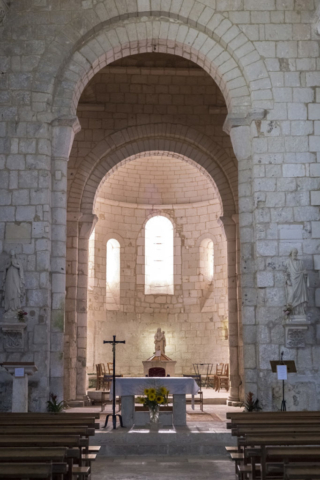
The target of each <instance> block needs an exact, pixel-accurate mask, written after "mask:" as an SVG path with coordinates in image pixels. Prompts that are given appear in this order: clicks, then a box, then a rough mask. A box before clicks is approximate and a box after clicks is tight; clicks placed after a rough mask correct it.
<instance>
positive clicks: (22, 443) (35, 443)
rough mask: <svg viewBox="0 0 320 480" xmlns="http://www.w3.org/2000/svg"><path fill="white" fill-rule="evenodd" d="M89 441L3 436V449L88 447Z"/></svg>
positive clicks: (69, 437) (0, 441) (77, 437)
mask: <svg viewBox="0 0 320 480" xmlns="http://www.w3.org/2000/svg"><path fill="white" fill-rule="evenodd" d="M88 445H89V440H88V439H87V438H80V435H48V436H45V435H44V432H43V434H42V435H3V436H2V435H1V436H0V448H2V447H61V446H62V447H68V448H70V447H79V448H81V447H87V446H88Z"/></svg>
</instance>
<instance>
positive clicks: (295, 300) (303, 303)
mask: <svg viewBox="0 0 320 480" xmlns="http://www.w3.org/2000/svg"><path fill="white" fill-rule="evenodd" d="M285 270H286V295H287V307H289V309H290V310H291V314H292V315H305V314H306V310H307V305H308V291H307V288H308V286H309V279H308V274H307V271H306V270H305V268H304V267H303V262H302V260H298V250H297V249H296V248H293V249H292V250H291V252H290V254H289V259H288V260H287V261H286V263H285Z"/></svg>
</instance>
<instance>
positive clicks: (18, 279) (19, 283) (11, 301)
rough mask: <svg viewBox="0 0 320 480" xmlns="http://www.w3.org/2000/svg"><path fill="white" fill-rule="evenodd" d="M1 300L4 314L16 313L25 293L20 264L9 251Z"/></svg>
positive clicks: (12, 252)
mask: <svg viewBox="0 0 320 480" xmlns="http://www.w3.org/2000/svg"><path fill="white" fill-rule="evenodd" d="M2 290H3V300H4V311H5V312H17V310H19V309H20V308H21V305H22V301H23V296H24V293H25V286H24V274H23V268H22V265H21V263H20V262H19V260H18V259H17V257H16V254H15V251H14V250H11V252H10V259H9V260H8V262H7V264H6V266H5V269H4V273H3V286H2Z"/></svg>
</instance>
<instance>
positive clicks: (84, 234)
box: [79, 213, 98, 239]
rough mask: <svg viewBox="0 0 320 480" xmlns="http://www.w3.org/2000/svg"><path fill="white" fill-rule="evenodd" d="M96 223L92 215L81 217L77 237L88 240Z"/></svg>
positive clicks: (95, 218)
mask: <svg viewBox="0 0 320 480" xmlns="http://www.w3.org/2000/svg"><path fill="white" fill-rule="evenodd" d="M97 221H98V217H97V215H95V214H94V213H91V214H87V215H83V216H82V217H81V218H80V221H79V237H80V238H85V239H89V237H90V235H91V233H92V232H93V230H94V227H95V226H96V223H97Z"/></svg>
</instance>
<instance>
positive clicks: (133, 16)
mask: <svg viewBox="0 0 320 480" xmlns="http://www.w3.org/2000/svg"><path fill="white" fill-rule="evenodd" d="M318 3H319V2H318V0H265V1H263V2H262V1H261V2H257V1H253V0H237V1H228V0H205V1H204V0H200V1H199V0H196V1H194V0H177V1H174V2H165V1H161V2H160V1H159V0H123V1H121V2H115V1H113V0H92V1H91V0H84V1H78V0H60V1H59V2H57V1H56V0H17V1H15V2H11V4H10V5H8V8H5V9H4V14H3V15H1V20H0V21H1V24H2V25H1V37H2V38H1V40H2V41H1V47H0V69H1V79H0V102H1V121H0V168H1V172H0V183H1V200H0V202H1V208H0V237H1V238H0V239H1V245H0V248H1V259H0V272H1V274H2V271H3V266H4V262H5V260H6V258H7V254H8V252H9V250H10V249H11V248H14V249H15V250H16V252H17V255H18V258H19V259H20V260H21V262H22V263H23V265H24V267H25V270H26V272H27V275H28V282H27V292H26V310H27V312H28V324H27V337H26V338H27V344H26V349H25V352H22V353H19V352H17V353H10V352H6V351H5V350H4V346H3V341H2V340H1V342H2V343H1V353H0V360H1V361H5V360H13V359H16V360H30V361H32V360H34V361H35V362H36V363H37V365H38V367H39V369H40V370H39V373H38V374H37V375H35V376H34V377H33V379H34V382H35V385H37V386H35V388H34V390H33V393H32V399H33V400H32V402H33V403H32V404H33V407H32V408H35V409H44V408H45V401H46V399H47V398H48V394H49V391H54V392H56V393H58V394H59V396H60V397H62V396H63V369H64V368H67V370H66V371H67V376H66V377H68V381H67V382H66V383H68V382H69V383H71V384H72V388H73V390H72V391H73V392H75V391H76V388H75V386H76V384H79V390H78V396H81V395H82V394H83V392H84V390H85V385H84V382H83V380H82V377H81V369H82V370H85V363H86V360H85V357H86V349H85V342H84V341H83V337H82V340H81V341H79V342H78V340H77V338H78V333H80V332H85V331H86V329H87V323H86V294H85V293H84V292H85V291H86V282H85V280H86V268H87V267H86V263H85V262H84V263H81V262H82V259H83V258H86V255H87V241H88V238H87V237H88V235H89V234H90V231H91V229H92V225H93V224H94V221H95V217H93V208H92V205H93V203H92V199H93V198H94V195H95V191H96V190H97V185H99V183H100V181H101V180H102V179H103V178H104V176H105V175H106V173H107V172H108V170H110V169H112V168H113V167H114V166H115V165H117V163H119V162H120V161H123V160H124V159H125V158H127V157H129V156H130V155H135V154H139V153H141V152H142V151H145V150H144V149H145V148H149V146H150V145H153V148H152V150H159V148H158V147H157V146H155V145H157V144H159V145H160V144H161V145H163V150H165V151H170V152H172V153H179V154H182V155H186V153H185V152H188V155H189V156H190V157H191V159H192V160H194V161H195V162H196V163H198V164H199V165H201V166H202V167H203V168H204V169H206V170H207V172H208V173H209V174H210V175H211V176H212V177H213V179H214V181H215V183H216V185H217V188H218V190H219V194H220V196H221V199H222V204H223V216H224V217H226V218H224V220H223V221H224V222H225V225H226V224H227V225H231V223H228V222H229V220H230V219H231V218H232V217H233V216H234V215H235V214H236V215H237V214H239V217H238V218H239V231H240V237H239V240H240V244H241V253H240V258H239V260H241V262H240V263H241V266H240V270H239V271H238V272H236V269H237V264H236V261H234V262H233V264H232V263H230V264H228V269H229V270H230V272H231V271H232V269H233V270H234V272H233V274H234V275H235V273H237V274H238V275H237V277H236V276H234V277H233V278H238V282H237V283H236V280H234V284H233V289H234V291H238V293H239V297H241V298H242V304H243V308H242V318H241V319H240V317H239V316H238V318H237V321H234V322H233V328H232V329H230V337H231V334H232V335H233V338H232V342H231V343H232V344H233V345H235V346H234V347H232V348H235V349H237V348H238V340H239V335H238V327H239V328H240V332H241V331H242V330H243V344H242V343H241V335H240V356H239V360H240V364H241V365H242V362H243V367H244V370H245V372H244V374H243V375H242V378H241V379H242V384H243V386H245V388H246V389H247V390H251V391H253V392H254V393H257V394H258V395H259V397H260V398H261V400H262V401H263V403H264V405H265V407H266V408H271V407H272V405H273V400H272V391H274V392H276V383H277V382H276V381H275V379H274V375H273V374H271V373H270V368H269V359H270V358H278V357H279V354H280V351H284V352H285V356H286V357H287V358H293V359H295V360H296V362H297V367H298V374H297V375H292V376H291V377H290V380H289V381H290V383H292V384H293V387H292V392H294V395H296V394H297V397H298V399H297V401H296V403H295V405H296V407H297V408H304V406H303V400H302V395H301V394H300V393H299V391H300V390H299V389H302V388H303V384H304V383H307V384H308V385H307V389H308V391H310V392H319V388H320V382H319V378H318V376H319V375H318V370H319V369H318V366H319V343H320V339H319V328H318V318H319V313H318V312H319V309H318V307H319V278H318V271H319V236H320V235H319V222H320V214H319V206H320V201H319V186H320V185H319V168H318V165H319V153H318V152H319V139H320V133H319V88H320V75H319V59H318V57H319V26H318V22H319V4H318ZM141 53H148V54H151V53H153V54H154V55H157V54H159V53H166V54H170V55H176V56H178V57H180V58H182V57H183V58H184V59H185V60H186V61H189V60H191V61H192V62H194V63H195V64H197V65H198V67H201V68H203V69H204V70H205V71H206V73H207V74H208V75H210V76H211V78H212V79H213V80H214V81H215V82H216V84H217V85H218V87H219V89H220V90H221V92H222V94H223V96H224V99H225V103H226V105H227V108H228V117H227V121H226V123H225V129H226V131H227V132H228V133H229V134H230V139H231V142H232V146H233V150H234V154H235V156H236V158H237V161H238V166H239V188H238V190H237V187H235V188H234V186H235V185H237V174H236V169H235V168H233V167H232V165H234V162H233V158H234V157H233V156H232V154H231V153H230V151H231V150H230V142H229V140H228V137H227V136H226V135H224V134H222V133H221V128H219V127H218V125H217V126H216V127H215V126H213V123H210V120H209V116H210V115H209V116H208V112H207V113H206V112H204V111H202V113H200V112H199V114H196V115H194V117H193V118H192V119H190V118H187V117H188V115H189V114H183V115H178V114H177V113H175V112H176V108H177V109H179V108H180V107H182V106H183V105H180V104H179V103H178V104H176V105H173V106H174V107H175V108H174V109H173V110H174V111H171V112H169V107H170V106H171V105H170V104H165V105H167V106H166V109H168V111H167V110H166V112H165V114H162V113H160V115H164V116H163V117H162V119H161V120H159V116H158V115H157V116H156V118H157V120H156V122H157V123H152V122H155V120H153V117H152V115H154V112H153V113H152V115H151V114H150V113H148V112H147V111H146V112H144V113H143V114H142V115H146V116H145V117H144V116H142V117H139V120H137V117H135V118H134V121H135V122H136V121H137V122H139V123H135V125H134V126H132V127H129V126H128V128H126V129H124V127H122V125H123V124H122V118H123V117H122V115H127V113H126V112H121V111H120V110H118V111H115V112H112V116H113V117H114V123H112V125H111V126H110V125H105V126H103V128H102V127H101V128H100V124H102V117H99V118H98V116H99V115H100V114H99V115H98V114H97V116H96V117H95V118H98V129H97V130H98V131H99V133H98V136H99V139H98V138H94V139H93V137H91V136H89V137H88V144H87V143H86V142H87V139H86V138H85V137H84V138H83V137H80V138H81V145H80V142H79V145H78V147H79V148H77V151H75V150H74V151H73V153H72V161H71V163H70V167H71V168H70V175H72V169H76V170H77V171H75V170H74V172H73V174H74V175H76V174H77V180H76V181H75V183H74V184H73V185H72V194H74V196H72V198H71V197H70V200H69V207H68V212H69V213H68V218H69V230H68V248H69V250H70V252H69V253H72V255H73V256H72V255H71V259H70V263H68V268H69V267H70V270H69V271H68V273H69V275H70V278H71V282H70V283H69V284H68V289H69V290H71V289H73V297H72V298H67V301H66V298H65V276H66V264H65V258H66V243H67V242H66V237H67V233H66V210H67V195H66V188H67V185H66V173H67V162H68V159H69V155H70V150H71V147H72V143H73V138H74V135H75V134H76V132H77V131H78V124H77V121H76V118H75V114H76V112H77V107H78V101H79V99H80V97H81V94H82V92H83V91H84V90H85V88H86V86H87V85H88V82H89V81H90V79H91V78H93V77H94V75H95V74H97V73H98V72H99V71H100V70H102V69H103V68H105V67H107V66H108V65H110V64H111V63H112V62H113V61H118V60H119V59H121V58H124V57H130V56H132V55H136V54H141ZM118 67H119V65H118V66H117V68H118ZM107 68H108V67H107ZM139 75H143V73H142V72H139ZM132 76H134V75H133V74H132ZM141 85H142V84H141ZM196 85H197V84H196ZM196 85H195V86H196ZM158 86H159V85H158ZM104 93H105V94H109V93H110V94H111V93H112V94H115V95H116V94H117V92H104ZM127 93H130V92H127ZM132 93H133V94H135V93H134V92H132ZM157 94H158V95H159V96H160V95H170V93H168V92H163V93H161V92H160V91H158V93H157ZM172 95H174V96H175V95H179V94H172ZM186 95H187V96H189V94H186ZM191 96H192V95H191ZM191 96H190V98H191ZM87 100H88V101H89V100H90V102H91V101H92V100H91V99H90V98H89V97H87ZM171 100H172V102H173V101H174V100H173V97H171ZM168 101H169V99H168ZM179 101H180V100H179ZM93 103H94V102H93ZM116 103H117V104H118V102H114V105H115V104H116ZM128 103H129V101H128V102H127V101H125V100H124V102H123V101H121V102H119V106H120V104H121V105H124V106H125V107H126V105H127V104H128ZM108 104H109V102H108ZM198 104H199V102H197V105H198ZM197 105H193V107H194V108H196V107H197ZM206 105H207V102H206V103H205V105H204V103H202V104H201V106H202V107H203V106H206ZM153 106H154V105H153ZM81 108H82V107H80V109H79V115H80V114H81V115H82V122H83V123H84V129H87V127H88V128H89V126H90V125H89V123H90V122H91V126H92V128H91V131H92V132H93V131H94V130H95V126H94V125H95V124H94V121H95V120H94V116H93V113H92V111H90V112H88V111H87V112H86V113H85V111H84V110H82V112H81ZM100 108H101V107H100ZM102 108H103V109H104V110H103V116H105V113H106V110H105V109H106V102H104V103H103V107H102ZM117 108H118V107H117ZM126 108H127V107H126ZM215 108H216V107H215ZM219 108H220V106H219ZM80 112H81V113H80ZM94 114H96V112H94ZM202 115H205V120H204V121H203V120H202V119H203V118H204V117H202ZM219 115H220V113H219ZM86 121H87V122H88V125H87V124H86ZM208 121H209V124H210V125H212V126H213V127H214V128H212V129H211V128H210V129H209V130H206V128H207V127H206V125H207V124H208ZM82 122H81V123H82ZM116 122H117V123H116ZM126 122H127V120H126ZM159 122H160V123H161V122H162V124H161V125H162V126H163V128H161V126H160V127H159ZM171 122H172V123H171ZM190 122H192V123H190ZM126 124H127V125H128V123H126ZM200 124H201V128H199V125H200ZM221 124H222V120H221ZM221 124H220V127H221ZM115 125H116V126H115ZM191 127H192V130H191ZM130 128H132V129H133V130H130ZM216 128H217V129H218V128H219V131H220V133H221V135H220V134H219V135H216ZM134 129H136V130H134ZM111 131H112V132H113V133H111ZM106 132H109V133H106ZM128 132H129V133H128ZM131 134H132V135H131ZM88 135H91V134H88ZM92 135H93V134H92ZM105 135H107V137H105ZM130 135H131V136H130ZM133 137H134V139H133ZM138 137H140V139H141V141H139V140H138ZM103 142H105V143H104V144H103ZM210 142H211V143H210ZM102 144H103V145H102ZM146 146H147V147H146ZM80 147H81V148H80ZM218 147H219V149H220V150H219V149H218ZM86 149H87V150H86ZM91 149H92V150H91ZM99 149H100V150H101V151H100V150H99ZM106 152H108V156H107V157H108V158H107V159H105V158H103V157H104V155H105V153H106ZM80 157H82V159H83V160H82V162H81V165H79V168H77V166H76V165H75V163H74V162H75V161H76V159H77V158H80ZM101 159H103V160H104V161H105V163H103V162H102V160H101ZM100 160H101V162H100ZM108 162H109V163H108ZM228 162H230V163H228ZM234 191H238V193H239V209H238V208H237V202H236V201H235V198H236V197H235V195H234V193H232V192H234ZM70 192H71V190H70ZM70 195H71V193H70ZM88 199H89V200H88ZM87 200H88V201H87ZM86 202H87V203H86ZM90 205H91V207H90ZM90 208H91V209H90ZM21 225H22V230H23V235H22V236H21V237H20V234H19V233H17V232H21ZM12 227H13V228H12ZM15 227H19V229H16V228H15ZM232 228H233V230H234V227H232ZM225 230H226V231H227V230H228V229H226V227H225ZM232 235H234V232H233V233H232ZM234 238H235V235H234ZM292 246H297V247H298V249H299V255H300V257H302V258H303V259H304V261H305V264H306V267H307V269H308V272H309V274H310V280H311V282H310V291H309V293H310V310H309V314H310V321H311V323H312V325H311V327H310V328H309V332H308V335H307V341H306V347H305V348H300V349H285V348H284V329H283V325H282V319H283V304H284V276H283V263H284V261H285V260H286V258H287V254H288V251H289V250H290V248H291V247H292ZM233 254H235V252H233ZM234 256H236V255H234ZM78 267H80V268H78ZM80 270H81V272H82V274H83V277H82V278H80V276H79V278H78V273H79V271H80ZM70 278H69V279H68V281H69V280H70ZM78 280H80V282H79V281H78ZM240 281H241V286H240ZM230 299H231V300H232V301H233V297H231V296H230V295H229V316H230ZM65 306H66V311H67V312H68V315H69V312H73V316H72V315H71V313H70V316H69V317H68V321H67V324H66V325H65V322H64V320H65V316H64V312H65ZM233 310H234V311H233V312H232V314H233V317H234V318H235V317H236V315H237V312H238V311H239V309H238V298H237V297H235V300H234V304H233ZM1 315H2V313H1ZM238 320H239V321H240V320H241V322H240V323H239V325H238V323H237V322H238ZM64 330H65V331H66V335H65V337H64ZM64 340H65V346H64V345H63V343H64ZM66 351H67V355H66ZM77 366H78V370H77V372H78V373H77V375H76V376H75V378H73V377H72V375H74V374H73V373H72V372H74V371H75V369H76V367H77ZM71 377H72V378H71ZM0 381H1V382H4V383H7V382H8V378H7V376H6V375H5V374H4V373H3V372H1V379H0ZM295 385H296V386H295ZM301 385H302V386H301ZM300 396H301V401H300V400H299V398H300ZM274 398H275V402H276V398H277V394H276V393H275V397H274ZM310 405H311V404H310ZM312 406H313V404H312ZM318 408H319V405H318Z"/></svg>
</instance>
